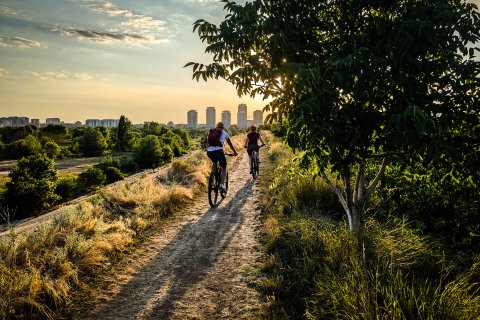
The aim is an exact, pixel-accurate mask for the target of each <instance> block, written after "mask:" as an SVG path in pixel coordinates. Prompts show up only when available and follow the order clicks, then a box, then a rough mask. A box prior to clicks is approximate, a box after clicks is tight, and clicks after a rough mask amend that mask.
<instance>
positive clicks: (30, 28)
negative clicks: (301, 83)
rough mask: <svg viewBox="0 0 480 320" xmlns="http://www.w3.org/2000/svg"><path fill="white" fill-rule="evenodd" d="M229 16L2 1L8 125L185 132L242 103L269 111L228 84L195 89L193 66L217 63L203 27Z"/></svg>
mask: <svg viewBox="0 0 480 320" xmlns="http://www.w3.org/2000/svg"><path fill="white" fill-rule="evenodd" d="M245 2H246V1H245V0H240V1H239V3H241V4H243V3H245ZM225 15H226V12H225V11H223V4H222V3H220V2H219V1H216V0H165V1H161V2H151V1H147V0H139V1H135V2H134V3H133V2H129V1H125V0H113V1H106V0H88V1H87V0H70V1H60V2H59V1H54V0H44V1H41V2H38V1H34V0H25V1H16V0H1V1H0V117H9V116H26V117H29V118H32V119H45V118H47V117H48V118H50V117H58V118H61V119H62V121H64V122H68V123H73V122H75V121H78V120H81V121H84V120H85V119H88V118H98V119H111V118H114V119H115V118H117V117H120V115H125V116H126V117H128V118H129V119H130V120H131V121H132V122H133V123H143V122H145V121H155V122H159V123H167V122H169V121H172V122H174V123H185V113H186V112H187V111H188V110H190V109H203V108H205V107H207V106H215V107H216V108H217V109H219V110H229V111H231V113H232V114H233V115H234V116H235V115H236V106H237V105H238V104H239V103H247V104H248V105H251V106H252V107H254V108H256V109H260V108H263V107H264V106H265V104H266V103H267V102H266V101H262V99H260V98H259V99H250V98H249V97H238V96H237V95H236V90H235V87H234V86H233V85H231V84H230V83H227V82H226V81H224V80H210V81H209V82H207V83H205V82H203V81H200V82H197V81H195V80H192V70H191V68H184V67H183V66H184V65H185V64H186V63H187V62H190V61H196V62H202V63H208V62H210V61H211V57H210V56H207V55H206V54H205V53H204V50H205V47H206V44H204V43H202V42H201V41H200V40H199V38H198V35H197V34H196V33H193V32H192V30H193V22H194V21H195V20H197V19H200V18H203V19H206V20H208V21H210V22H212V23H219V22H220V21H222V20H223V18H224V17H225ZM203 115H204V114H203V113H201V114H200V115H199V119H198V120H199V122H203V121H205V120H204V119H203ZM42 121H43V120H42ZM232 121H235V120H234V119H232Z"/></svg>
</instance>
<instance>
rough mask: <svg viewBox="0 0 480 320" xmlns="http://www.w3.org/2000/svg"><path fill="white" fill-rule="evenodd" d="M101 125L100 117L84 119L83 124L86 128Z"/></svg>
mask: <svg viewBox="0 0 480 320" xmlns="http://www.w3.org/2000/svg"><path fill="white" fill-rule="evenodd" d="M101 125H102V120H100V119H87V120H85V126H86V127H87V128H95V127H99V126H101Z"/></svg>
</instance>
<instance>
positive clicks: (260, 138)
mask: <svg viewBox="0 0 480 320" xmlns="http://www.w3.org/2000/svg"><path fill="white" fill-rule="evenodd" d="M258 140H260V142H261V143H262V146H264V145H265V142H263V140H262V137H260V136H258Z"/></svg>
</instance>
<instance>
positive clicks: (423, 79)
mask: <svg viewBox="0 0 480 320" xmlns="http://www.w3.org/2000/svg"><path fill="white" fill-rule="evenodd" d="M224 2H225V10H226V11H227V12H228V15H227V16H226V17H225V20H224V21H223V22H221V23H220V24H219V25H218V26H217V25H214V24H211V23H209V22H207V21H205V20H203V19H200V20H198V21H196V22H195V23H194V31H198V34H199V37H200V39H201V40H202V41H203V42H206V43H207V44H208V46H207V48H206V52H207V53H210V54H212V55H213V62H212V63H211V64H209V65H203V64H200V63H195V62H190V63H188V64H187V65H186V66H192V67H193V77H194V78H195V79H197V80H199V79H200V78H203V79H204V80H207V79H208V78H219V77H220V78H224V79H226V80H227V81H229V82H231V83H232V84H234V85H235V86H236V88H237V91H238V94H239V95H243V94H250V95H252V96H255V95H261V96H263V97H264V98H272V99H273V100H272V101H271V102H270V103H269V104H268V105H267V107H266V108H265V110H266V111H271V114H270V115H269V116H268V118H269V119H270V120H276V121H278V122H282V121H285V123H286V125H287V134H286V140H287V142H288V144H289V145H290V146H291V147H293V148H295V149H299V150H302V151H303V153H301V154H300V155H299V156H300V158H301V163H302V164H303V165H304V166H305V167H310V168H315V171H314V173H316V174H319V175H321V176H322V178H324V179H326V180H327V179H328V176H327V175H326V174H325V172H326V170H327V169H330V170H332V171H333V172H335V173H337V174H338V175H339V176H340V178H341V179H342V181H343V188H341V189H338V188H337V189H334V190H335V192H336V193H337V195H338V198H339V199H340V202H341V203H342V205H343V207H344V209H345V212H346V213H347V216H348V217H349V222H350V227H351V228H352V229H354V230H358V228H359V227H360V221H361V216H362V211H363V207H364V204H365V201H366V199H368V196H369V195H370V194H371V192H372V191H373V190H374V189H375V187H376V184H377V183H378V179H373V177H365V175H364V170H365V166H366V165H368V163H369V162H370V161H371V159H372V158H376V159H378V158H383V159H388V158H390V157H392V156H396V157H402V158H403V159H405V161H417V160H418V159H419V156H420V157H421V159H422V160H421V161H422V162H423V163H425V164H427V163H428V162H430V161H432V160H435V161H438V160H439V159H440V156H441V155H442V154H445V152H446V150H447V149H448V148H449V147H453V146H456V145H457V144H454V143H453V141H452V137H453V136H454V135H458V136H459V137H463V136H466V135H468V132H469V131H471V128H472V127H474V126H475V125H476V124H477V123H478V121H479V114H478V109H479V103H480V99H479V97H480V85H479V84H480V78H479V77H478V72H479V70H480V61H478V60H475V54H476V53H478V52H479V49H478V47H475V45H473V46H471V45H472V44H475V43H477V42H478V41H479V40H480V14H479V12H478V11H476V6H475V5H474V4H470V3H465V2H460V1H453V2H452V1H447V0H434V1H429V2H426V1H417V2H412V1H395V2H393V1H390V2H378V1H373V0H369V1H349V0H341V1H335V2H331V1H322V0H316V1H311V0H300V1H277V2H271V1H265V0H256V1H253V2H247V3H246V4H245V5H240V4H236V3H235V2H233V1H227V0H226V1H224ZM464 147H468V144H467V145H464ZM385 164H386V162H384V163H383V164H382V166H381V168H380V170H379V171H378V175H377V176H376V177H378V178H380V177H381V176H382V175H383V170H384V166H385ZM355 166H357V168H355ZM369 179H371V181H372V183H371V184H370V185H367V184H366V183H367V182H368V180H369ZM327 182H328V183H329V185H330V186H331V187H332V188H333V183H332V182H331V181H327Z"/></svg>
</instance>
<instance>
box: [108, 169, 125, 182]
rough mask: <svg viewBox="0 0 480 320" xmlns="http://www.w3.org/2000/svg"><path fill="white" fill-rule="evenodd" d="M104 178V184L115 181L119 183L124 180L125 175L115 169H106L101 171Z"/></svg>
mask: <svg viewBox="0 0 480 320" xmlns="http://www.w3.org/2000/svg"><path fill="white" fill-rule="evenodd" d="M103 172H104V173H105V176H106V182H107V183H112V182H115V181H120V180H123V179H124V178H125V175H124V174H123V173H122V171H120V169H118V168H116V167H108V168H105V170H103Z"/></svg>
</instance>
